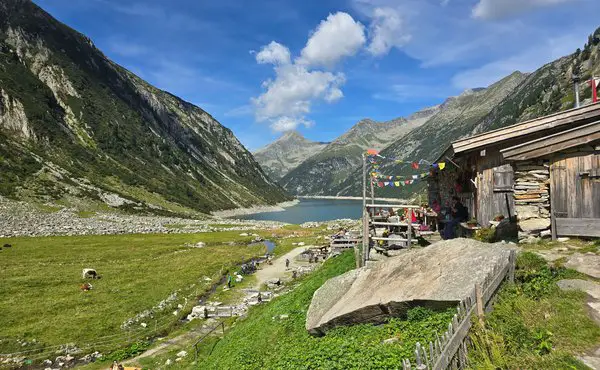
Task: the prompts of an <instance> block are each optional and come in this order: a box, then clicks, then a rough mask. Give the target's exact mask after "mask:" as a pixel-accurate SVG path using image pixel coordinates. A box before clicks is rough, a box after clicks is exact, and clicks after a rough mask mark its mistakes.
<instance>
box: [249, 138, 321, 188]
mask: <svg viewBox="0 0 600 370" xmlns="http://www.w3.org/2000/svg"><path fill="white" fill-rule="evenodd" d="M327 144H329V143H322V142H316V141H310V140H308V139H306V138H305V137H304V136H302V134H300V133H299V132H298V131H288V132H286V133H284V134H283V135H282V136H281V137H280V138H279V139H277V140H275V141H274V142H272V143H271V144H269V145H267V146H265V147H263V148H261V149H259V150H257V151H256V152H254V153H252V154H253V155H254V158H255V159H256V161H257V162H258V163H259V164H260V165H261V167H262V168H263V169H264V171H265V172H266V173H267V175H269V176H270V177H271V178H272V179H274V180H279V179H281V178H282V177H283V176H285V175H286V174H287V173H288V172H289V171H290V170H292V169H294V168H296V167H298V166H299V165H300V163H302V162H304V161H305V160H306V159H307V158H309V157H311V156H313V155H315V154H317V153H319V152H321V151H322V150H323V149H324V148H325V147H326V146H327Z"/></svg>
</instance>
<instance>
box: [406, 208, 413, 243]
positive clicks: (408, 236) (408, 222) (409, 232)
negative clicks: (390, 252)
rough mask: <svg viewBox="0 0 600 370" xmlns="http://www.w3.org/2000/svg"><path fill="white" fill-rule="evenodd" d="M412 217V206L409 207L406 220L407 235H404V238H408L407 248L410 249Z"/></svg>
mask: <svg viewBox="0 0 600 370" xmlns="http://www.w3.org/2000/svg"><path fill="white" fill-rule="evenodd" d="M412 218H413V210H412V208H409V210H408V220H407V224H408V231H407V237H406V239H408V249H410V248H411V247H412Z"/></svg>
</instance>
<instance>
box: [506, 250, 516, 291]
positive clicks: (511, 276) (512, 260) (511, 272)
mask: <svg viewBox="0 0 600 370" xmlns="http://www.w3.org/2000/svg"><path fill="white" fill-rule="evenodd" d="M508 263H509V265H508V281H509V282H511V283H514V282H515V267H516V263H517V252H515V251H510V255H509V258H508Z"/></svg>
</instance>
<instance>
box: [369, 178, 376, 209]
mask: <svg viewBox="0 0 600 370" xmlns="http://www.w3.org/2000/svg"><path fill="white" fill-rule="evenodd" d="M369 178H370V180H371V181H370V183H371V204H375V188H374V186H373V178H371V177H370V176H369Z"/></svg>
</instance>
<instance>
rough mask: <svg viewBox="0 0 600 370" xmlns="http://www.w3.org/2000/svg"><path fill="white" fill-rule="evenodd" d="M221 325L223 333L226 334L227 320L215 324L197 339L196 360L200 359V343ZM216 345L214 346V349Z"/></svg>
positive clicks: (195, 345)
mask: <svg viewBox="0 0 600 370" xmlns="http://www.w3.org/2000/svg"><path fill="white" fill-rule="evenodd" d="M219 327H221V328H222V329H223V335H225V322H223V321H221V322H220V323H218V324H217V325H215V326H214V327H213V328H212V329H210V330H209V331H208V332H206V333H204V335H202V336H201V337H200V338H199V339H198V340H197V341H196V343H194V360H195V361H198V347H199V345H200V343H201V342H202V341H203V340H204V339H206V338H207V337H208V336H209V335H211V334H212V333H213V332H214V331H215V330H217V329H218V328H219ZM215 344H216V343H215ZM214 348H215V347H214V346H213V349H214ZM211 353H212V349H211Z"/></svg>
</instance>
